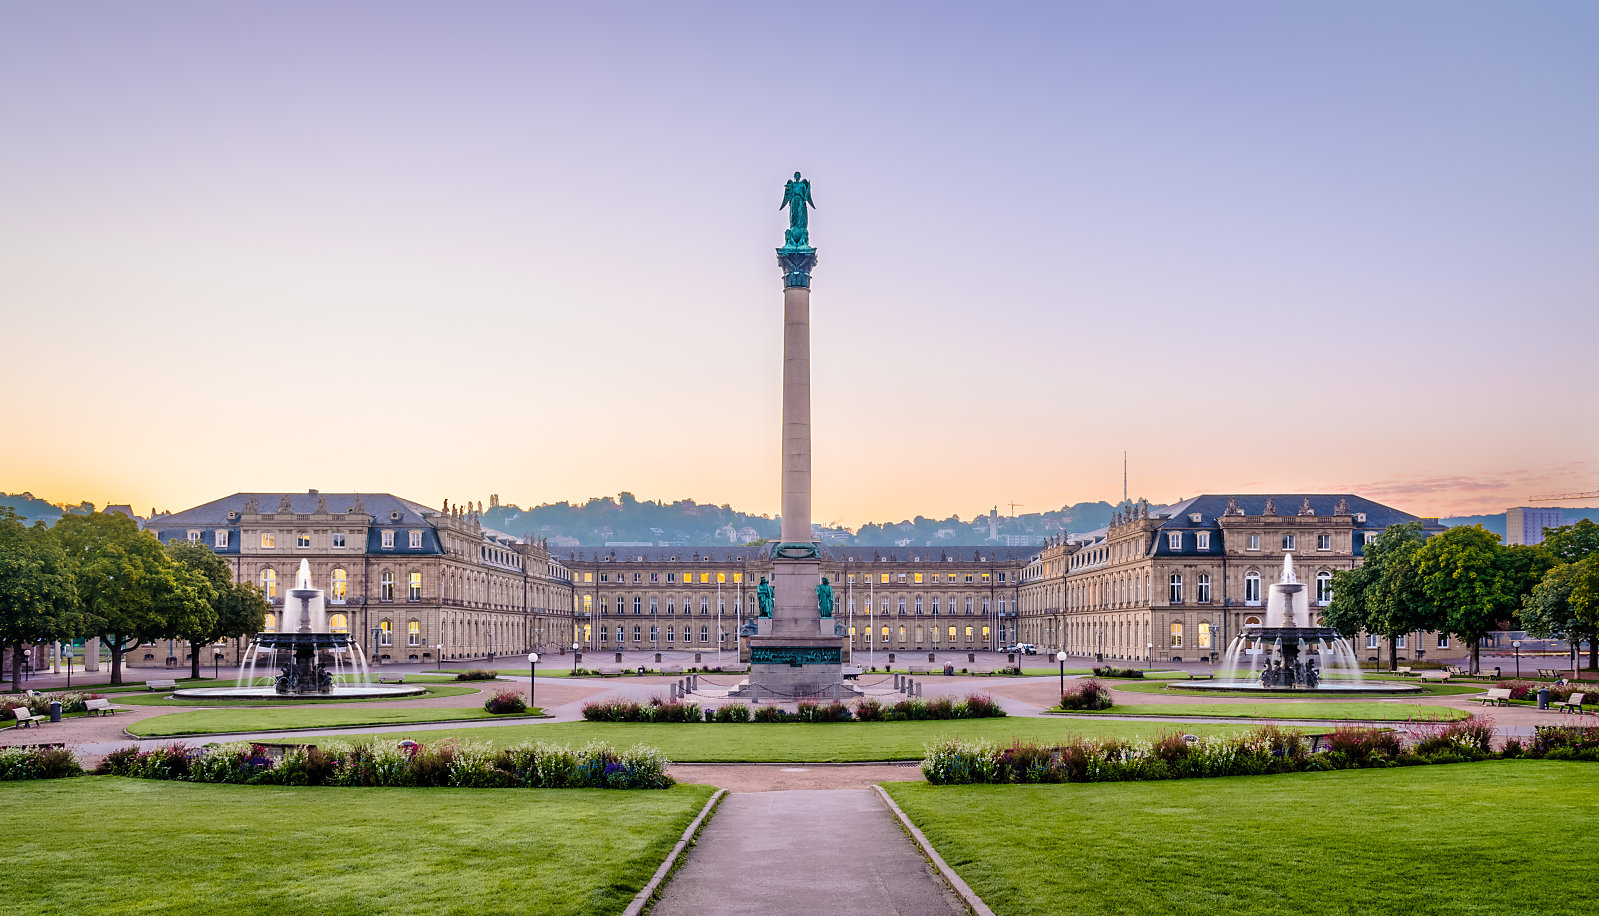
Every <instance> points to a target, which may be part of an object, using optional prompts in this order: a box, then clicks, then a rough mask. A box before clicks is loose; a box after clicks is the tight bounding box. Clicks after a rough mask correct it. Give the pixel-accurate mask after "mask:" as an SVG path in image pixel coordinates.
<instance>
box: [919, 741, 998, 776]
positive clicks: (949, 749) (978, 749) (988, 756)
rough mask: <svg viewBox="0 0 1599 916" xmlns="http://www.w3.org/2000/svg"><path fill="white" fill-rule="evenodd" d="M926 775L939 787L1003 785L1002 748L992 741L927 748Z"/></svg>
mask: <svg viewBox="0 0 1599 916" xmlns="http://www.w3.org/2000/svg"><path fill="white" fill-rule="evenodd" d="M922 775H923V776H924V777H926V778H927V781H928V782H930V783H932V784H933V785H935V786H959V785H966V784H968V783H978V782H999V781H1000V779H999V775H1000V769H999V749H998V748H997V747H995V746H994V743H993V742H991V741H983V740H978V741H961V740H960V739H958V738H957V739H954V740H951V741H940V742H939V743H938V744H931V745H928V746H927V756H926V757H925V758H923V759H922Z"/></svg>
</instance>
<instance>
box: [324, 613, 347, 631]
mask: <svg viewBox="0 0 1599 916" xmlns="http://www.w3.org/2000/svg"><path fill="white" fill-rule="evenodd" d="M328 632H329V633H348V632H350V618H348V617H346V616H344V615H343V614H332V615H329V617H328Z"/></svg>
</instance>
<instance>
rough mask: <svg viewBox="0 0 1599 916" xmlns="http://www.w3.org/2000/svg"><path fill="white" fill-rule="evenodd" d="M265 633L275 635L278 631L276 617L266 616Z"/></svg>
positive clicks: (272, 615) (274, 615) (273, 615)
mask: <svg viewBox="0 0 1599 916" xmlns="http://www.w3.org/2000/svg"><path fill="white" fill-rule="evenodd" d="M266 631H267V632H268V633H276V632H277V631H278V615H276V614H268V615H266Z"/></svg>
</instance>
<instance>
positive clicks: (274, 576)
mask: <svg viewBox="0 0 1599 916" xmlns="http://www.w3.org/2000/svg"><path fill="white" fill-rule="evenodd" d="M261 594H263V595H266V596H267V597H268V598H276V597H277V596H278V572H277V570H275V569H271V568H268V569H263V570H261Z"/></svg>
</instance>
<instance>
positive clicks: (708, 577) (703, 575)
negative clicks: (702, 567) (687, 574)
mask: <svg viewBox="0 0 1599 916" xmlns="http://www.w3.org/2000/svg"><path fill="white" fill-rule="evenodd" d="M700 581H701V582H709V581H711V574H710V573H700Z"/></svg>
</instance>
